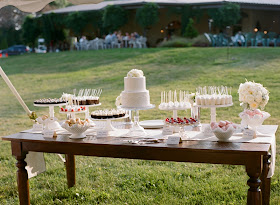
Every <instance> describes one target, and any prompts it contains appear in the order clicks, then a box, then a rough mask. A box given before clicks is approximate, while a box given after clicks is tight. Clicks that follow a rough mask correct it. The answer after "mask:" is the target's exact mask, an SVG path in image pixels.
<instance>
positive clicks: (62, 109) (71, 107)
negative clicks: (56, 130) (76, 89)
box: [60, 105, 86, 112]
mask: <svg viewBox="0 0 280 205" xmlns="http://www.w3.org/2000/svg"><path fill="white" fill-rule="evenodd" d="M82 111H86V107H83V106H77V105H66V106H65V107H60V112H82Z"/></svg>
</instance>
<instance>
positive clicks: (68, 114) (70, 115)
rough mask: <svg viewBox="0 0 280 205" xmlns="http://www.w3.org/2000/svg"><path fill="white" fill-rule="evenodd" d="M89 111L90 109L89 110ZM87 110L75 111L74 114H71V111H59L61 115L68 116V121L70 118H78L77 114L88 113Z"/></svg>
mask: <svg viewBox="0 0 280 205" xmlns="http://www.w3.org/2000/svg"><path fill="white" fill-rule="evenodd" d="M87 109H88V108H87ZM87 109H86V110H82V111H75V112H74V111H73V112H71V111H70V112H69V111H67V112H65V111H59V113H61V114H67V119H69V118H76V114H80V113H86V111H87Z"/></svg>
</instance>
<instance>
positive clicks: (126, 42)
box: [122, 32, 130, 48]
mask: <svg viewBox="0 0 280 205" xmlns="http://www.w3.org/2000/svg"><path fill="white" fill-rule="evenodd" d="M122 40H123V41H124V47H125V48H127V47H128V41H129V40H130V36H129V33H128V32H126V33H125V36H124V37H123V39H122Z"/></svg>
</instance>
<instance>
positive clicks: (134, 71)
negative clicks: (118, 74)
mask: <svg viewBox="0 0 280 205" xmlns="http://www.w3.org/2000/svg"><path fill="white" fill-rule="evenodd" d="M143 76H144V73H143V71H142V70H138V69H132V70H131V71H129V72H128V73H127V77H131V78H132V77H134V78H135V77H143Z"/></svg>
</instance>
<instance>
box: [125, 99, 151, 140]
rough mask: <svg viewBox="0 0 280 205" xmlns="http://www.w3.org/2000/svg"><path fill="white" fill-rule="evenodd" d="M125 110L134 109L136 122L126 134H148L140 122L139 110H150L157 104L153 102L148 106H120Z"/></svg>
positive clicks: (140, 135)
mask: <svg viewBox="0 0 280 205" xmlns="http://www.w3.org/2000/svg"><path fill="white" fill-rule="evenodd" d="M120 107H121V108H122V109H124V110H128V111H134V122H133V124H132V127H131V128H130V130H129V132H128V133H127V134H126V136H127V137H143V136H146V135H147V133H146V131H145V130H144V128H143V127H142V126H140V124H139V110H149V109H153V108H155V107H156V106H155V105H153V104H151V105H149V106H146V107H124V106H120Z"/></svg>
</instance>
